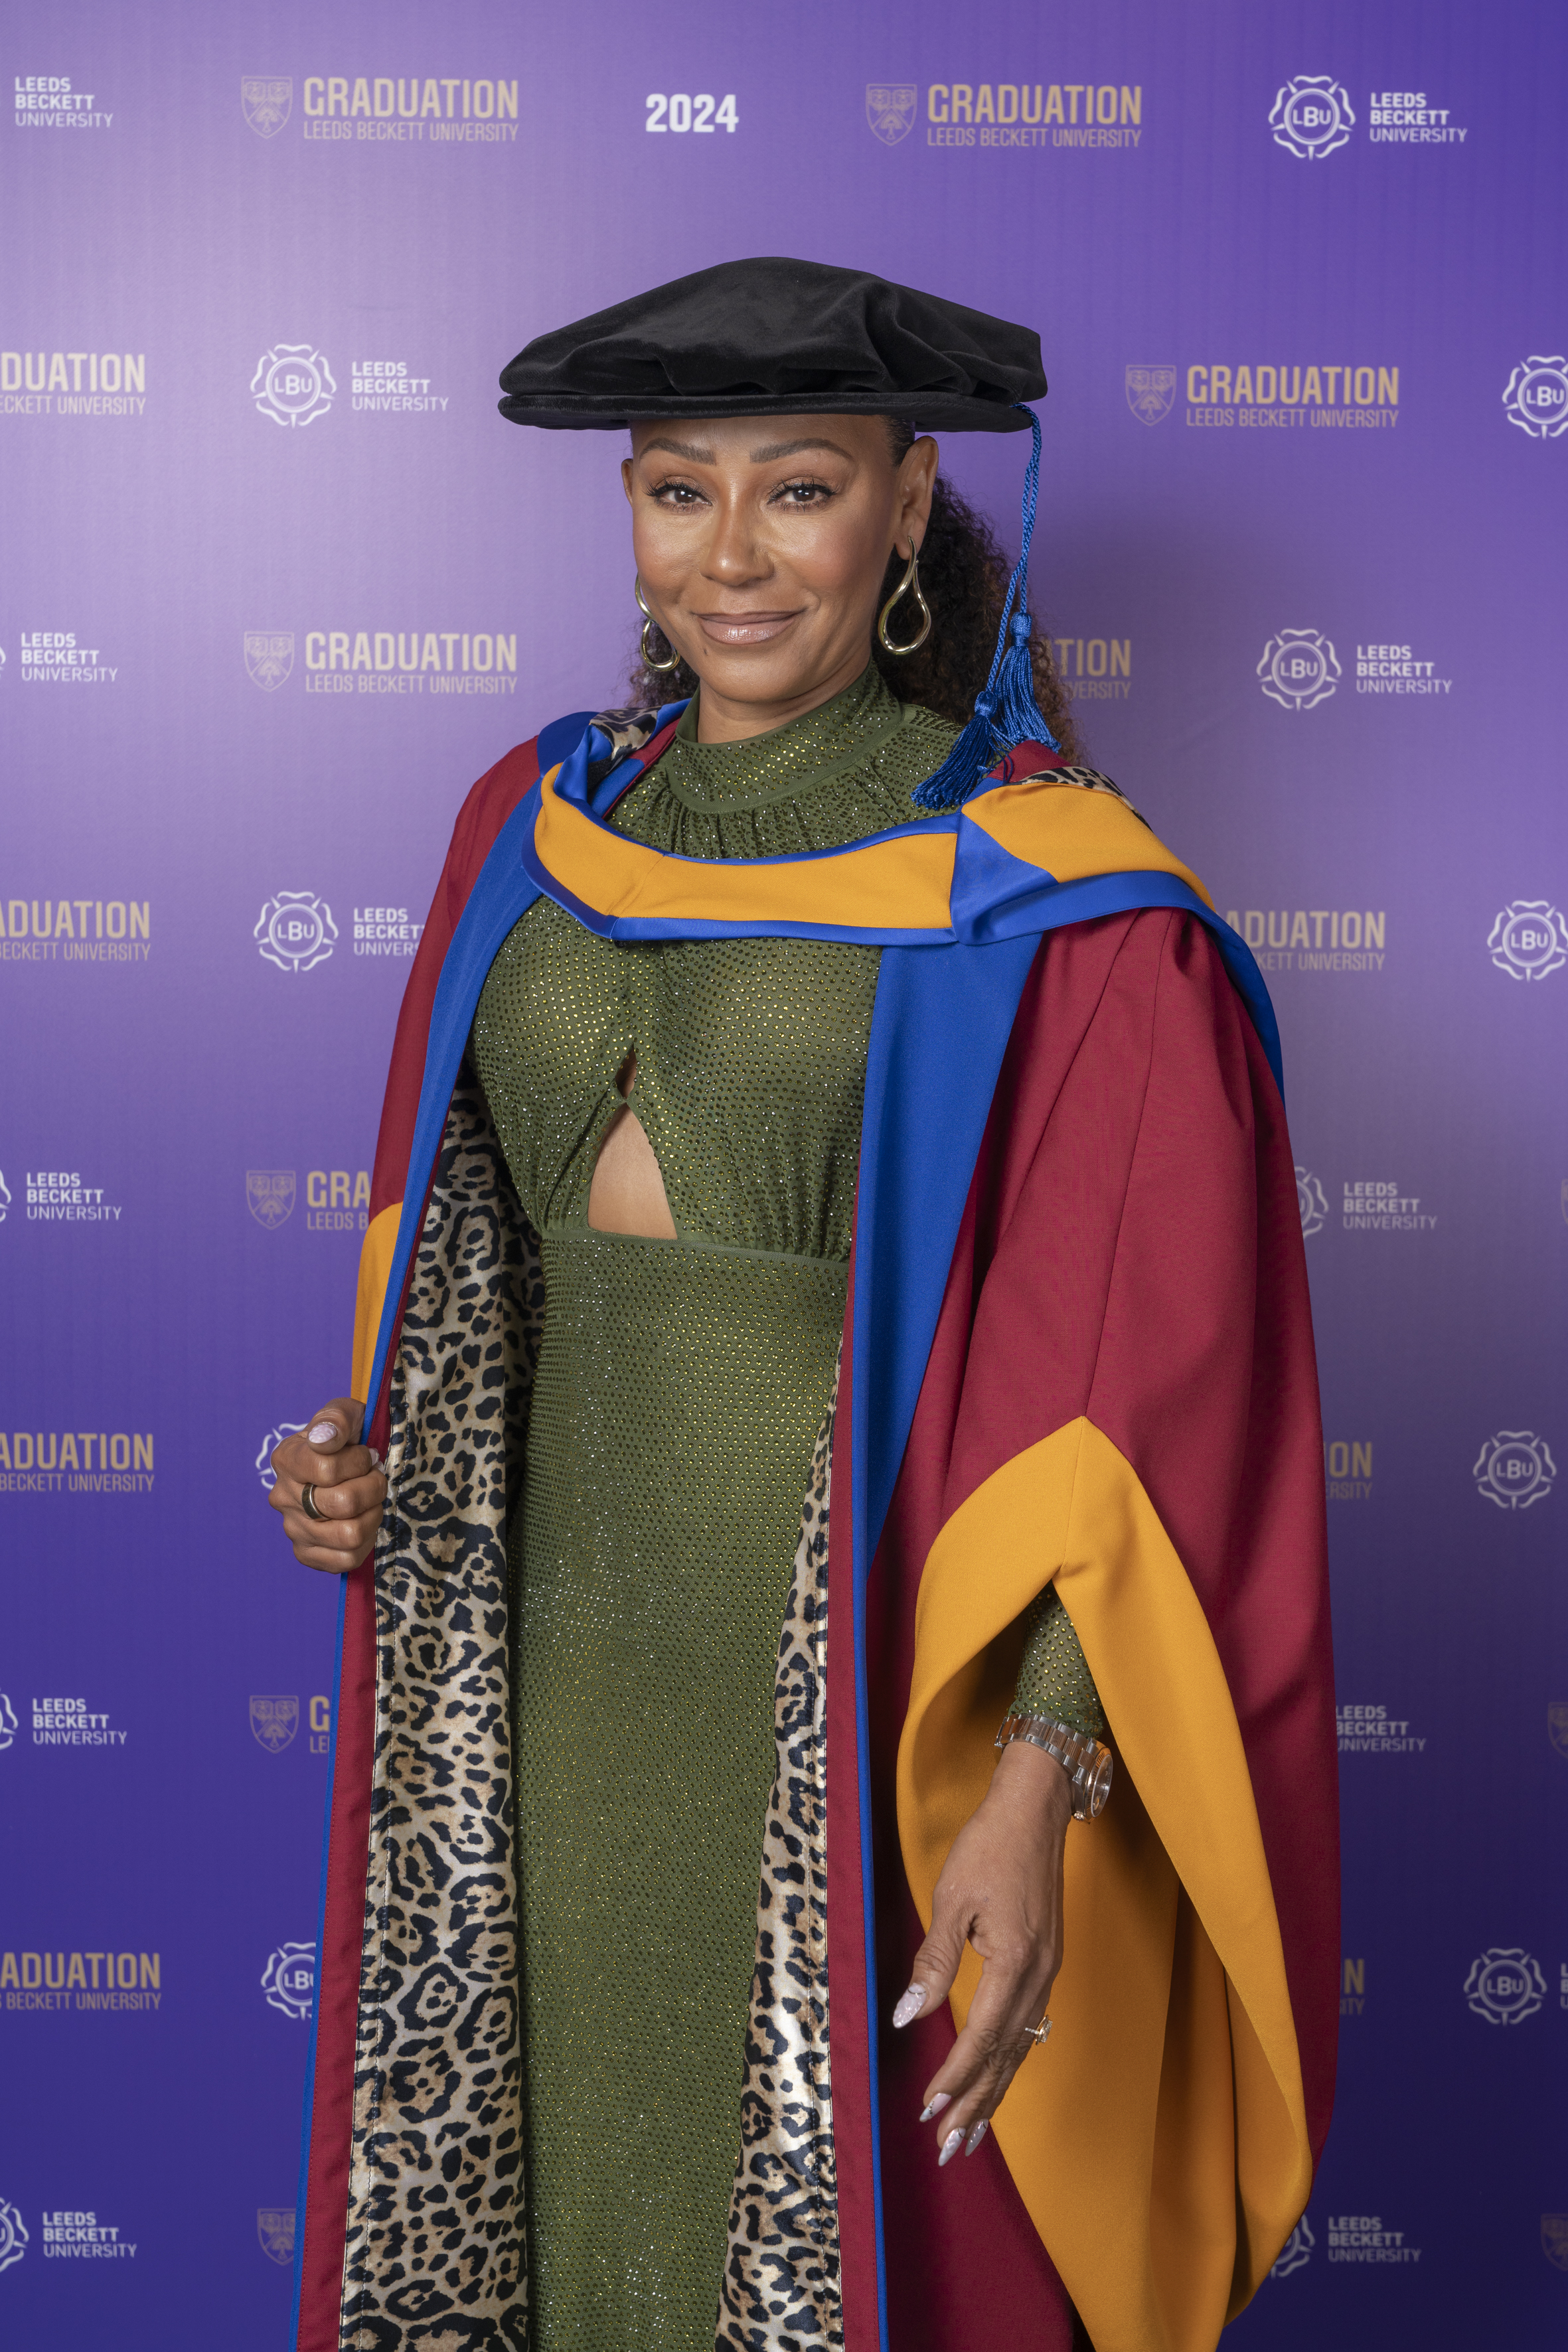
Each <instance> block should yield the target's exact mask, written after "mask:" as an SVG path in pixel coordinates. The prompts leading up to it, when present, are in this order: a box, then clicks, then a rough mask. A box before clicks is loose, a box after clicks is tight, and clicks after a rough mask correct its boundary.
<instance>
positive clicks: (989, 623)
mask: <svg viewBox="0 0 1568 2352" xmlns="http://www.w3.org/2000/svg"><path fill="white" fill-rule="evenodd" d="M888 431H889V439H890V441H891V443H892V450H893V462H894V464H895V465H897V464H900V463H901V462H902V459H903V457H904V454H905V452H906V451H907V450H908V449H909V448H910V447H911V446H912V445H913V442H914V437H915V436H914V434H913V431H912V430H911V428H910V426H909V425H905V424H902V423H900V421H899V420H898V419H897V418H893V417H889V419H888ZM1012 568H1013V567H1012V565H1011V564H1010V563H1009V562H1008V561H1007V558H1006V557H1005V554H1004V553H1003V551H1002V549H1001V548H1000V546H999V545H998V544H997V541H996V535H995V533H994V530H992V528H991V526H990V524H989V523H988V522H987V521H986V520H985V519H984V516H983V515H979V514H976V512H975V510H974V509H973V507H972V506H971V505H970V504H969V502H968V500H967V499H963V498H961V497H960V496H959V494H958V492H957V491H956V490H955V489H954V488H952V484H951V483H949V482H947V481H944V480H943V478H942V476H941V475H940V474H939V475H938V476H937V478H936V482H935V485H934V488H933V489H932V493H931V520H930V522H929V523H928V524H927V526H926V533H925V537H924V539H923V540H922V541H921V589H922V590H923V592H924V594H925V599H926V602H927V604H929V605H930V606H931V635H930V636H929V637H928V638H927V639H926V641H925V644H924V645H923V646H921V649H920V651H919V652H918V653H915V654H909V655H907V656H904V657H903V658H901V659H900V657H898V656H895V655H891V654H886V653H884V652H883V650H882V648H881V646H879V645H878V644H876V643H875V642H874V641H873V644H872V648H871V652H872V658H873V660H874V661H875V662H876V665H877V667H878V668H879V670H880V671H881V673H882V676H883V677H884V678H885V679H886V680H887V682H888V684H889V687H890V688H892V691H893V692H894V693H895V694H896V695H897V696H898V697H899V698H900V701H902V702H918V703H921V704H923V705H924V707H925V709H928V710H934V711H935V712H936V713H937V714H938V716H939V717H940V718H942V719H948V720H949V721H951V723H952V725H953V726H954V727H963V725H965V724H966V722H967V721H968V720H969V719H971V718H972V717H973V711H974V698H975V696H976V695H977V694H978V693H979V691H980V689H981V688H982V687H983V686H984V683H985V680H986V677H987V676H988V675H989V673H990V668H991V660H992V656H993V655H994V652H995V650H996V632H997V630H998V629H999V628H1000V627H1001V625H1002V600H1003V598H1004V597H1005V595H1006V593H1007V580H1008V575H1009V573H1010V572H1011V571H1012ZM903 572H904V562H903V559H902V558H901V557H900V556H898V555H891V556H889V559H888V570H887V573H886V576H885V578H884V580H883V583H882V601H884V602H885V601H886V599H887V598H888V597H889V596H890V595H891V594H892V593H893V590H894V589H895V588H896V587H897V586H898V584H899V582H900V580H901V579H902V577H903ZM913 614H914V608H913V606H912V605H910V606H908V607H907V608H905V607H900V609H899V610H897V611H896V612H895V613H894V614H892V617H891V622H890V626H891V629H892V634H893V635H894V637H895V639H896V638H898V637H899V636H900V635H902V634H908V632H909V630H910V627H911V625H912V622H913ZM1029 653H1030V656H1031V660H1032V664H1033V667H1034V673H1035V700H1036V703H1037V706H1038V708H1039V712H1040V716H1041V718H1042V719H1044V720H1045V722H1046V724H1047V727H1048V728H1049V729H1050V730H1051V733H1052V734H1053V735H1054V736H1055V737H1056V739H1057V740H1058V743H1059V744H1060V745H1061V747H1062V750H1063V751H1064V752H1065V753H1066V754H1067V756H1068V759H1069V760H1076V759H1078V758H1079V741H1078V734H1077V730H1076V729H1075V728H1074V726H1073V717H1072V705H1071V703H1070V702H1069V701H1068V698H1067V696H1066V695H1065V694H1064V693H1063V692H1062V688H1061V681H1060V680H1059V679H1058V676H1057V672H1056V665H1055V663H1054V662H1053V661H1052V659H1051V641H1050V639H1049V637H1047V636H1046V635H1044V634H1043V633H1042V631H1041V629H1040V627H1039V625H1038V623H1036V625H1035V627H1034V629H1033V631H1032V633H1031V635H1030V639H1029ZM628 682H629V685H630V688H631V699H632V700H633V702H634V703H637V704H640V705H642V706H644V707H647V706H648V705H653V704H658V703H661V702H672V701H675V700H677V699H678V698H679V697H680V696H682V695H690V694H695V693H696V691H697V684H698V681H697V675H696V672H695V671H694V670H692V669H691V668H690V667H689V666H688V664H687V663H685V662H684V661H683V662H682V663H681V664H680V665H679V668H677V669H673V670H665V671H662V672H659V671H654V670H650V669H649V668H648V667H647V664H646V663H645V662H644V661H643V659H642V656H641V653H640V650H639V652H638V654H637V658H636V660H635V661H634V664H633V667H632V672H631V677H630V679H629V681H628Z"/></svg>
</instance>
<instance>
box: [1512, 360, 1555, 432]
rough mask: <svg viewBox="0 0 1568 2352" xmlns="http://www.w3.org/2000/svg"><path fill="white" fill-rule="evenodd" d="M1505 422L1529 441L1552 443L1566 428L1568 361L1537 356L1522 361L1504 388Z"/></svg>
mask: <svg viewBox="0 0 1568 2352" xmlns="http://www.w3.org/2000/svg"><path fill="white" fill-rule="evenodd" d="M1502 404H1503V406H1504V408H1505V409H1507V411H1508V421H1509V423H1510V425H1519V426H1520V427H1521V430H1522V431H1523V432H1526V433H1528V434H1529V436H1530V437H1531V440H1532V441H1552V440H1555V439H1556V437H1557V436H1558V434H1559V433H1561V432H1563V430H1564V428H1568V360H1565V359H1564V358H1563V356H1562V354H1561V353H1559V354H1558V355H1557V357H1556V358H1555V359H1546V358H1544V357H1542V355H1541V354H1540V353H1536V354H1535V355H1533V356H1532V357H1531V358H1530V359H1527V360H1521V362H1520V363H1519V365H1518V366H1517V367H1516V368H1515V370H1514V372H1513V373H1512V374H1511V375H1510V378H1509V380H1508V382H1507V383H1506V384H1505V385H1504V387H1503V395H1502Z"/></svg>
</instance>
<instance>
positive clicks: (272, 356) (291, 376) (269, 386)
mask: <svg viewBox="0 0 1568 2352" xmlns="http://www.w3.org/2000/svg"><path fill="white" fill-rule="evenodd" d="M337 389H338V387H337V385H336V384H335V383H333V381H332V371H331V368H330V367H329V366H328V364H327V359H326V354H325V352H314V351H312V350H311V349H310V344H309V343H274V345H273V346H272V349H271V350H270V351H269V352H262V354H261V357H260V358H259V359H258V361H257V362H256V373H255V374H254V375H253V376H252V377H251V379H250V396H251V398H252V400H254V401H255V403H256V405H257V410H258V414H259V415H262V416H270V418H271V419H272V422H273V423H274V425H313V424H314V423H315V421H316V419H317V417H318V416H325V415H326V413H327V411H328V409H329V408H331V404H332V402H333V400H334V399H335V397H336V395H337Z"/></svg>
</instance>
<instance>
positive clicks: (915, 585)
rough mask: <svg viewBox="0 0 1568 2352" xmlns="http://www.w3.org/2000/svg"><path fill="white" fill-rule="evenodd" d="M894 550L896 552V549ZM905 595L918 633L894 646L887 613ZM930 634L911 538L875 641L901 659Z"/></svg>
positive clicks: (916, 553)
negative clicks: (916, 615) (915, 611)
mask: <svg viewBox="0 0 1568 2352" xmlns="http://www.w3.org/2000/svg"><path fill="white" fill-rule="evenodd" d="M894 552H895V553H896V552H897V550H896V549H895V551H894ZM905 596H912V597H913V598H914V600H915V603H916V604H917V605H918V606H919V607H920V615H921V625H920V633H919V635H916V636H912V637H911V638H910V640H909V643H908V644H907V645H902V646H896V645H895V644H894V643H893V640H892V639H891V637H890V636H889V635H888V615H889V613H890V612H891V611H892V609H893V607H894V605H895V604H899V603H900V601H901V600H902V599H903V598H904V597H905ZM644 610H645V611H646V610H647V607H646V606H645V607H644ZM930 635H931V606H930V605H929V604H927V603H926V600H925V598H924V597H923V596H922V595H921V556H920V550H919V548H918V547H916V545H915V543H914V541H912V540H911V541H910V560H909V562H908V564H907V565H906V566H905V570H904V576H903V578H902V579H901V580H900V583H899V584H898V586H897V587H896V588H895V589H894V591H893V593H892V594H891V595H890V596H889V599H888V601H887V603H886V604H884V605H883V607H882V609H881V611H880V612H879V614H878V615H877V643H878V644H879V646H881V648H882V650H883V652H884V653H889V654H892V655H893V656H895V658H898V659H902V657H903V656H904V655H905V654H913V653H918V652H919V651H920V649H921V646H923V645H924V643H925V641H926V639H927V638H928V637H929V636H930Z"/></svg>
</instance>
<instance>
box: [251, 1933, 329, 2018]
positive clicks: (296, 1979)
mask: <svg viewBox="0 0 1568 2352" xmlns="http://www.w3.org/2000/svg"><path fill="white" fill-rule="evenodd" d="M261 1990H262V1991H263V1992H264V1993H265V1994H266V1995H267V2000H268V2007H269V2008H271V2009H280V2010H281V2011H282V2012H283V2014H284V2016H285V2017H309V2016H310V2003H311V2002H312V2001H313V2000H315V1997H316V1947H315V1946H314V1944H279V1947H278V1949H277V1950H276V1951H275V1952H274V1953H273V1954H272V1955H271V1957H270V1958H269V1959H268V1963H267V1966H266V1968H265V1969H263V1970H262V1972H261Z"/></svg>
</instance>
